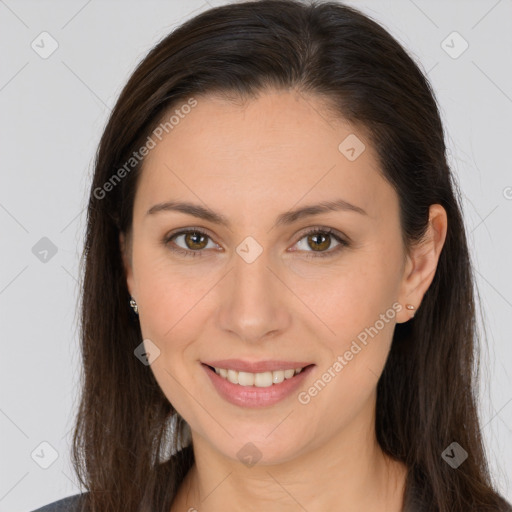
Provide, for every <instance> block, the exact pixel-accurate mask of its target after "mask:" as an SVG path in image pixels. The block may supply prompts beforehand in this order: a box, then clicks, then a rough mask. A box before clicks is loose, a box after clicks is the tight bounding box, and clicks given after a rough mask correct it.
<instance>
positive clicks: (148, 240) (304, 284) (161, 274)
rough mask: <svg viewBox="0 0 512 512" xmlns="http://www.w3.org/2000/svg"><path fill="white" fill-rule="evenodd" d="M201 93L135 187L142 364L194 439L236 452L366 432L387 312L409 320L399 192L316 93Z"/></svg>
mask: <svg viewBox="0 0 512 512" xmlns="http://www.w3.org/2000/svg"><path fill="white" fill-rule="evenodd" d="M196 100H197V104H196V106H194V107H193V108H190V109H188V108H186V109H183V110H181V111H180V112H182V115H181V116H179V122H177V123H175V124H174V125H173V128H172V129H171V130H169V128H168V130H169V132H168V133H167V134H166V133H165V131H164V132H163V133H164V137H162V140H161V141H157V142H158V143H157V144H156V147H154V148H153V149H151V150H150V153H149V154H148V156H147V157H146V160H145V164H144V169H143V171H142V174H141V177H140V181H139V185H138V189H137V193H136V197H135V204H134V212H133V233H132V239H131V253H128V254H129V256H128V258H127V260H126V262H125V264H126V266H127V282H128V287H129V291H130V293H131V294H132V296H133V297H134V298H135V299H136V301H137V304H138V307H139V319H140V325H141V330H142V335H143V338H144V339H145V347H146V348H147V349H148V351H149V352H150V353H151V356H150V357H151V358H153V357H155V356H156V358H155V359H154V361H153V362H152V363H151V365H150V368H151V370H152V371H153V372H154V375H155V377H156V379H157V381H158V383H159V385H160V386H161V388H162V390H163V392H164V393H165V395H166V396H167V398H168V399H169V401H170V402H171V403H172V404H173V405H174V407H175V408H176V409H177V410H178V412H179V413H180V414H181V415H182V416H183V417H184V418H185V420H186V421H187V422H188V423H189V425H190V426H191V429H192V434H193V436H194V441H195V440H196V439H197V440H198V441H199V440H201V441H202V442H203V443H205V444H206V445H208V446H210V447H211V448H214V449H215V450H216V451H217V452H220V453H221V454H224V455H225V456H227V457H230V458H232V459H240V460H246V459H247V456H249V457H250V456H253V458H256V459H257V458H260V463H265V462H269V463H270V462H272V463H277V462H280V461H281V462H283V461H286V460H290V459H292V458H294V457H297V456H299V455H301V454H304V453H307V452H308V450H312V449H314V448H319V447H321V446H324V445H326V446H327V445H328V444H329V443H330V442H332V441H333V440H335V439H336V438H337V437H339V438H342V436H343V435H345V434H347V432H358V435H359V436H361V435H362V434H363V433H364V432H372V429H373V423H372V418H373V414H374V407H375V397H376V385H377V381H378V378H379V376H380V374H381V372H382V370H383V367H384V364H385V361H386V357H387V355H388V352H389V349H390V343H391V339H392V334H393V329H394V326H395V323H396V322H397V321H398V322H400V321H405V320H407V319H408V318H410V316H411V315H410V314H409V312H406V310H405V303H406V302H409V301H408V300H407V297H406V296H405V292H404V279H405V277H404V276H405V274H406V273H407V271H408V270H407V268H408V263H409V259H408V258H406V256H405V249H404V247H403V245H402V239H401V231H400V224H399V208H398V197H397V195H396V193H395V191H394V189H393V188H392V187H391V186H390V185H389V184H388V183H387V182H386V181H385V180H384V179H383V178H382V177H381V175H380V174H379V171H378V164H377V158H376V154H375V152H374V150H373V149H372V147H370V145H369V141H368V140H367V139H365V138H364V136H363V134H362V133H360V132H357V131H356V130H355V129H354V128H353V127H351V126H350V125H349V124H347V123H346V122H343V121H342V120H338V121H336V122H335V121H333V120H332V118H328V117H327V115H326V114H325V110H324V109H323V108H322V104H321V103H320V100H319V99H318V98H314V97H311V96H308V97H305V96H301V95H299V94H297V93H294V92H276V91H272V92H266V93H265V94H262V95H261V96H260V97H259V98H258V99H257V100H250V101H248V102H247V103H246V104H244V105H243V106H242V105H241V103H234V102H230V101H227V100H225V99H220V98H219V97H213V96H201V97H199V96H196ZM175 108H176V109H180V106H179V105H177V106H176V107H175ZM185 111H187V112H189V113H187V114H183V112H185ZM363 144H364V146H363ZM342 201H343V202H345V203H342ZM162 203H174V204H175V205H176V204H178V203H179V204H181V205H182V207H181V208H176V209H174V208H172V207H171V206H170V205H168V207H167V208H164V207H157V208H155V205H161V204H162ZM327 203H331V204H332V205H334V204H337V205H338V206H337V207H335V208H319V207H318V206H319V205H322V204H323V205H326V204H327ZM184 204H186V205H188V206H187V207H186V208H183V205H184ZM343 204H345V207H343ZM348 204H349V205H352V206H347V205H348ZM308 208H309V209H308ZM151 209H153V210H152V213H148V211H150V210H151ZM298 211H300V212H301V213H300V214H299V213H297V214H295V213H294V212H298ZM206 213H208V215H206ZM221 221H222V222H221ZM194 229H196V230H199V231H200V232H199V233H197V231H196V233H195V234H194V233H193V232H192V233H190V234H188V235H187V234H186V233H183V232H184V231H186V230H191V231H193V230H194ZM326 229H328V230H332V233H331V234H329V233H326V232H325V231H326ZM308 231H313V233H311V234H309V235H308ZM201 232H203V233H204V234H202V233H201ZM337 237H339V238H337ZM121 240H123V238H122V237H121ZM130 254H131V261H130ZM148 340H150V342H148ZM155 345H156V347H157V348H158V350H159V353H158V351H156V352H155V348H154V346H155ZM206 363H210V364H211V363H215V364H216V365H217V366H219V367H221V368H222V374H221V375H217V374H216V373H215V372H213V371H212V370H211V369H210V368H208V367H207V366H206ZM244 363H245V365H244ZM141 364H142V363H141ZM296 366H298V367H303V366H306V367H307V368H306V369H305V370H303V371H302V372H301V373H299V374H297V375H296V376H294V377H291V378H286V376H287V375H288V376H290V373H289V372H286V373H284V372H283V371H281V370H290V369H293V368H295V367H296ZM237 369H238V370H253V371H252V372H242V374H240V373H238V372H237V371H236V370H237ZM224 370H231V371H230V372H229V377H230V378H231V380H233V381H236V379H237V378H239V379H240V381H242V382H243V383H245V384H249V385H246V386H243V385H241V384H240V383H239V384H235V383H233V382H230V381H228V380H226V378H224V377H223V376H222V375H224V374H225V373H226V372H225V371H224ZM255 374H256V375H255ZM283 378H284V381H283V382H280V381H281V380H282V379H283ZM252 379H254V380H252ZM251 382H255V383H256V384H257V385H254V384H253V385H250V383H251ZM270 382H274V383H272V384H271V385H270V386H269V384H270ZM279 382H280V383H279ZM248 443H252V445H254V446H252V445H249V444H248Z"/></svg>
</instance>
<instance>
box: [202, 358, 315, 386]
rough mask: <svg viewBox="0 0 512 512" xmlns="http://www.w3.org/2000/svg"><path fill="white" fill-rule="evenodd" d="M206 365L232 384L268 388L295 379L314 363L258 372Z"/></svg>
mask: <svg viewBox="0 0 512 512" xmlns="http://www.w3.org/2000/svg"><path fill="white" fill-rule="evenodd" d="M203 364H204V363H203ZM205 366H206V367H207V368H209V369H210V371H212V372H215V373H216V374H217V375H218V376H219V377H222V378H223V379H225V380H227V381H228V382H231V384H238V385H239V386H252V387H258V388H267V387H271V386H275V385H278V384H281V383H282V382H284V381H285V380H289V379H293V377H295V376H296V375H298V374H299V373H301V372H302V371H303V370H305V369H306V368H308V367H310V366H314V365H312V364H310V365H307V366H304V367H301V368H295V369H293V368H289V369H286V370H273V371H266V372H258V373H252V372H244V371H237V370H232V369H226V368H218V367H215V366H210V365H207V364H205Z"/></svg>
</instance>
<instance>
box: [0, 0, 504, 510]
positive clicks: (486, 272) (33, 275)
mask: <svg viewBox="0 0 512 512" xmlns="http://www.w3.org/2000/svg"><path fill="white" fill-rule="evenodd" d="M222 3H226V2H222V1H217V2H214V1H213V0H210V1H209V2H208V3H205V2H204V1H200V0H197V1H195V0H194V1H176V0H167V1H163V0H161V1H151V2H142V1H133V0H132V1H124V2H121V1H100V0H92V1H91V0H90V1H74V0H73V1H66V2H64V1H53V2H49V1H40V0H38V1H35V0H34V1H16V0H4V1H2V0H0V23H1V25H0V26H1V30H0V41H1V63H2V65H1V70H0V106H1V111H2V117H1V123H0V130H1V133H0V141H1V153H0V154H1V163H0V168H1V187H0V226H1V249H2V250H1V253H0V254H1V258H2V264H1V270H0V315H1V321H2V324H1V333H2V339H1V343H2V347H1V349H2V350H1V355H2V357H1V367H0V371H1V373H0V379H1V390H2V393H1V397H0V429H1V436H0V447H1V454H0V461H1V468H0V511H9V512H16V511H29V510H32V509H34V508H36V507H38V506H41V505H43V504H46V503H48V502H51V501H53V500H56V499H58V498H61V497H64V496H67V495H71V494H75V493H77V492H79V491H80V489H79V488H78V487H77V485H76V480H75V477H74V475H73V472H72V470H71V466H70V463H69V448H70V439H71V438H70V435H71V428H72V423H73V417H74V414H75V410H76V406H77V396H78V395H77V392H78V390H77V383H78V372H79V366H80V359H79V355H78V336H77V334H78V330H77V321H76V320H77V317H76V316H75V315H76V304H77V298H78V283H77V276H78V261H79V256H80V252H81V248H82V241H83V232H84V224H85V211H84V207H85V204H86V197H87V193H88V187H89V183H90V178H91V162H92V158H93V155H94V152H95V150H96V146H97V143H98V141H99V137H100V135H101V132H102V129H103V127H104V125H105V122H106V119H107V115H108V113H109V109H110V108H111V107H112V106H113V105H114V102H115V100H116V99H117V96H118V94H119V93H120V91H121V88H122V86H123V85H124V84H125V82H126V80H127V79H128V77H129V75H130V73H131V72H132V71H133V69H134V67H135V65H136V63H138V62H139V61H140V59H142V57H143V56H144V55H145V54H146V53H147V52H148V51H149V49H150V48H151V47H152V46H153V45H154V44H156V43H157V42H158V41H159V40H160V39H161V38H162V37H163V36H164V35H166V34H167V33H168V32H169V31H170V30H171V29H172V28H174V27H175V26H177V25H178V24H180V23H181V22H182V21H184V20H185V19H188V18H189V17H191V16H193V15H194V14H197V13H199V12H200V11H203V10H205V9H207V8H209V5H211V6H214V5H220V4H222ZM348 3H349V4H350V5H355V6H357V7H359V8H360V9H361V10H362V11H363V12H365V13H367V14H369V15H370V16H372V17H374V19H376V20H377V21H379V22H380V23H381V24H383V25H384V26H385V27H386V28H387V29H388V30H390V31H391V33H392V34H393V35H394V36H395V37H396V38H397V39H398V40H399V41H401V42H402V43H403V44H404V45H405V47H406V48H407V49H408V50H409V51H410V52H412V54H413V56H414V57H415V58H416V59H417V61H418V62H419V63H420V65H421V67H422V69H424V70H425V71H426V72H428V76H429V78H430V80H431V83H432V85H433V87H434V89H435V92H436V94H437V97H438V100H439V102H440V105H441V110H442V115H443V120H444V123H445V127H446V129H447V131H448V140H447V143H448V146H449V148H450V158H451V164H452V168H453V170H454V172H455V174H456V176H457V178H458V180H459V183H460V185H461V188H462V191H463V193H464V206H465V212H464V214H465V218H466V223H467V226H468V232H469V240H470V244H471V249H472V253H473V258H474V262H475V275H476V281H477V284H478V287H479V290H480V294H481V302H482V307H483V311H484V317H485V325H486V328H487V335H488V349H486V350H484V353H483V367H482V376H481V377H482V378H481V381H482V395H481V413H482V416H483V422H482V424H483V429H484V435H485V441H486V445H487V448H488V450H489V457H490V462H491V466H492V470H493V474H494V476H495V478H496V482H497V485H498V488H499V489H500V491H501V492H502V493H503V494H504V495H505V496H506V497H507V498H508V499H509V500H510V501H512V463H511V461H512V442H511V441H512V386H511V381H512V378H511V362H512V344H511V340H512V327H511V323H510V318H511V317H512V270H511V266H510V261H511V253H512V241H511V237H510V234H511V229H510V227H511V224H512V223H511V220H512V166H511V163H512V162H511V157H510V145H511V135H512V133H511V132H512V130H511V128H510V120H511V114H512V83H511V82H512V80H511V79H512V72H511V66H510V62H511V53H512V27H511V20H512V2H511V0H499V1H496V0H480V1H462V0H461V1H440V0H439V1H426V0H414V1H413V0H395V1H390V0H388V1H382V0H381V1H370V0H364V1H359V2H357V1H352V2H348ZM43 31H47V32H49V33H50V34H51V36H52V37H53V38H54V39H55V40H56V41H57V43H58V45H59V46H58V49H57V50H56V51H55V52H54V53H53V54H52V55H51V56H49V57H48V58H47V59H43V58H41V57H40V56H39V54H38V53H36V52H35V51H34V50H33V49H32V48H31V43H32V41H34V40H35V42H36V43H37V44H39V46H40V47H41V46H42V44H43V43H41V38H40V37H38V36H39V34H41V32H43ZM453 31H457V32H458V33H459V34H460V35H461V36H462V38H464V40H466V41H467V43H468V44H469V47H468V48H467V50H466V51H465V52H464V53H462V54H461V55H460V56H458V57H457V58H452V56H450V55H449V54H448V53H447V51H445V50H448V51H449V52H451V53H452V55H453V54H455V53H459V52H460V50H461V49H462V48H463V46H462V45H463V44H464V43H463V41H462V39H460V38H459V37H458V36H456V35H455V36H453V35H452V36H450V34H451V33H452V32H453ZM448 36H450V37H448ZM447 37H448V39H446V38H447ZM443 41H445V43H443ZM49 47H50V46H49V40H46V42H45V48H46V50H47V49H48V48H49ZM450 47H451V48H450ZM40 51H42V50H40ZM43 237H47V238H49V239H50V240H51V242H52V243H53V244H55V246H56V248H57V253H56V254H55V255H54V256H53V257H50V255H51V253H50V255H48V257H47V259H48V261H47V262H46V263H44V262H42V261H40V259H38V258H37V257H36V256H35V255H34V254H33V252H32V248H33V246H34V245H35V244H36V243H37V242H38V241H39V240H40V239H41V238H43ZM42 442H47V443H49V444H50V445H51V446H53V447H54V449H55V450H56V451H57V453H58V458H57V459H56V461H55V462H54V463H53V464H52V465H51V466H50V467H49V468H48V469H42V468H41V467H40V465H38V463H36V462H35V460H37V461H38V462H40V463H41V462H45V460H46V461H47V462H48V461H49V460H50V459H49V457H50V454H51V450H50V449H49V448H45V445H43V447H41V446H40V443H42ZM34 450H35V453H36V455H34V459H35V460H34V459H33V458H32V457H31V454H32V453H33V452H34ZM43 452H44V457H43V456H42V453H43ZM37 454H39V457H38V456H37ZM470 456H471V454H470Z"/></svg>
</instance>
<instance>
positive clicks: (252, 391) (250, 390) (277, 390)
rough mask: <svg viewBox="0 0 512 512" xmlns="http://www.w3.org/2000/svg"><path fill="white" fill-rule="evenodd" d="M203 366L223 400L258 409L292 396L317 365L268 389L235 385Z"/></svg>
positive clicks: (310, 366)
mask: <svg viewBox="0 0 512 512" xmlns="http://www.w3.org/2000/svg"><path fill="white" fill-rule="evenodd" d="M201 366H202V367H203V368H204V370H205V371H206V373H207V375H208V377H210V379H211V381H212V383H213V385H214V386H215V389H216V390H217V392H218V393H219V395H220V396H221V397H222V398H224V399H225V400H227V401H228V402H230V403H232V404H234V405H238V406H241V407H253V408H257V407H267V406H270V405H274V404H276V403H277V402H279V401H281V400H284V399H285V398H287V397H288V396H290V395H291V394H292V393H293V392H294V391H296V390H297V388H299V386H300V385H301V384H302V382H304V379H305V378H306V377H307V376H308V375H309V374H310V373H311V371H312V370H313V368H314V366H315V365H309V366H308V367H307V368H305V369H304V370H302V371H301V372H300V373H298V374H297V375H295V376H294V377H292V378H291V379H285V380H284V381H283V382H281V383H280V384H272V386H268V387H266V388H259V387H256V386H241V385H240V384H233V383H232V382H229V381H228V380H227V379H225V378H224V377H221V376H220V375H217V374H216V373H215V372H214V371H212V370H211V369H210V367H208V366H207V365H205V364H203V363H201Z"/></svg>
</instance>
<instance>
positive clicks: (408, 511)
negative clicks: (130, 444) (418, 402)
mask: <svg viewBox="0 0 512 512" xmlns="http://www.w3.org/2000/svg"><path fill="white" fill-rule="evenodd" d="M86 494H87V492H84V493H82V494H75V495H73V496H68V497H67V498H63V499H61V500H58V501H54V502H53V503H49V504H48V505H45V506H44V507H42V508H38V509H37V510H33V511H32V512H80V502H81V496H85V495H86ZM501 511H503V512H512V507H511V506H510V504H509V503H507V502H506V501H503V508H501V507H500V509H499V510H497V511H496V512H501ZM404 512H427V511H426V509H425V506H424V505H422V504H421V502H420V500H418V496H417V494H416V489H415V487H414V486H413V487H412V488H411V489H409V490H408V491H406V494H405V499H404Z"/></svg>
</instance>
